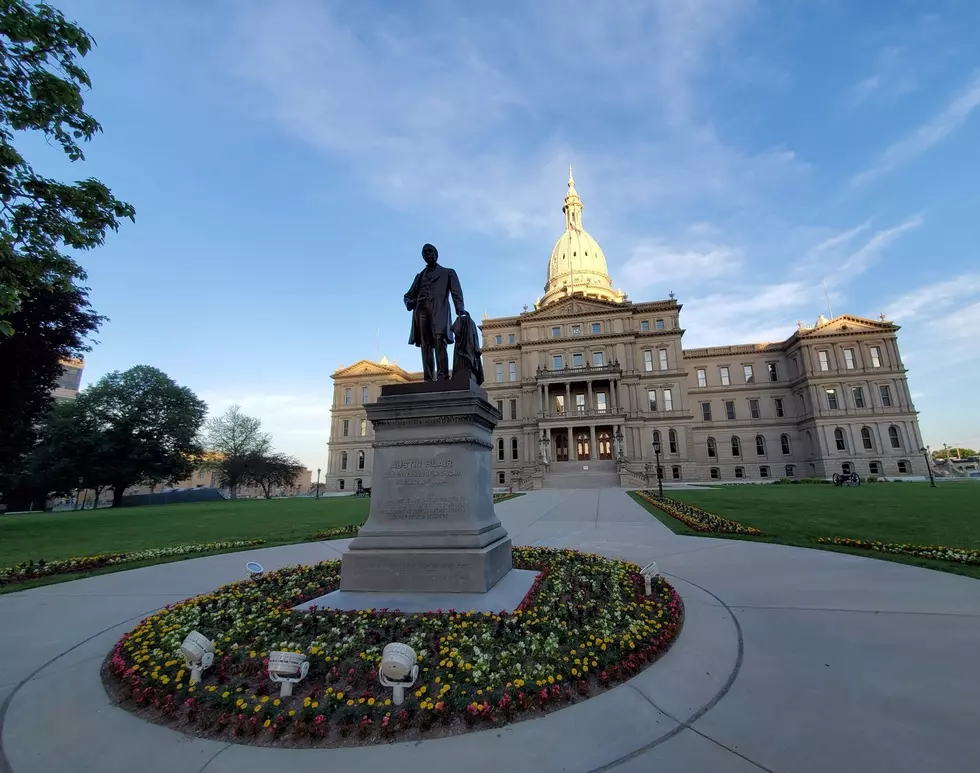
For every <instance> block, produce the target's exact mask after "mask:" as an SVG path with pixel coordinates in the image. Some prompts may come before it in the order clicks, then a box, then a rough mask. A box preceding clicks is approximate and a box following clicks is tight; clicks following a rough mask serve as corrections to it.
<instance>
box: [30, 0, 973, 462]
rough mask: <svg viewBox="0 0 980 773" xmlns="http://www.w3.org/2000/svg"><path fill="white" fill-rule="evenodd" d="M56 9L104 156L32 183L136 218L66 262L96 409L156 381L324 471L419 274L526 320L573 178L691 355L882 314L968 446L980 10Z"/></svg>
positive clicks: (926, 424) (938, 419) (959, 5)
mask: <svg viewBox="0 0 980 773" xmlns="http://www.w3.org/2000/svg"><path fill="white" fill-rule="evenodd" d="M55 4H56V5H57V6H58V7H59V8H61V9H62V10H63V11H64V12H65V14H66V15H67V16H68V17H69V18H71V19H72V20H74V21H77V22H78V23H80V24H81V25H82V26H83V27H84V28H85V29H86V30H87V31H88V32H89V33H90V34H91V35H93V36H94V38H95V40H96V43H97V46H96V48H95V49H94V50H93V51H92V52H91V53H90V54H89V56H88V57H86V59H85V60H84V64H85V67H86V69H87V70H88V72H89V75H90V76H91V78H92V82H93V88H92V90H91V91H90V92H88V93H87V95H86V106H87V108H88V109H89V111H90V112H92V113H93V114H94V115H95V116H96V118H97V119H98V120H99V121H100V122H101V123H102V126H103V133H102V134H101V135H98V136H97V137H96V138H95V139H94V140H93V141H92V142H91V143H89V144H88V145H87V146H86V148H85V151H86V160H85V161H84V162H81V163H78V164H74V165H71V164H68V163H67V162H65V161H62V160H60V159H58V157H57V154H56V152H55V150H54V149H51V148H48V147H45V146H43V145H40V144H36V145H35V146H32V148H33V153H32V154H29V158H30V160H31V161H32V162H34V163H35V164H36V166H37V167H38V168H39V169H40V170H42V171H46V172H50V173H51V174H55V175H59V176H62V177H69V176H70V177H71V178H72V179H82V178H84V177H90V176H94V177H97V178H99V179H100V180H102V181H103V182H105V183H106V184H107V185H109V186H110V187H111V188H112V190H113V192H114V193H115V194H116V195H117V196H118V197H120V198H122V199H124V200H126V201H129V202H131V203H133V204H134V206H135V207H136V222H135V224H132V223H128V222H127V223H125V224H124V225H123V226H122V227H121V229H120V230H119V232H118V233H113V234H110V235H109V237H108V238H107V240H106V244H105V245H104V246H103V247H101V248H99V249H97V250H94V251H91V252H87V253H84V254H82V255H81V262H82V263H83V265H84V267H85V268H86V270H87V271H88V284H89V286H90V287H91V300H92V303H93V306H94V307H95V308H96V309H97V310H98V311H99V312H100V313H102V314H104V315H106V316H107V317H108V318H109V321H108V322H106V323H105V325H104V326H103V327H102V329H101V331H100V332H99V334H98V335H97V337H96V338H97V344H96V345H95V346H94V348H93V350H92V351H91V352H90V353H89V354H88V355H87V357H86V367H85V374H84V378H83V384H91V383H93V382H94V381H95V380H97V379H98V378H99V377H101V376H102V375H104V374H105V373H108V372H111V371H113V370H122V369H126V368H129V367H131V366H133V365H137V364H147V365H153V366H156V367H158V368H160V369H162V370H163V371H165V372H166V373H168V374H169V375H170V376H171V377H173V378H174V379H175V380H176V381H177V382H178V383H180V384H182V385H186V386H188V387H190V388H192V389H193V390H194V391H195V392H196V393H197V394H198V395H199V396H201V397H202V398H203V399H204V400H206V401H207V402H208V404H209V406H210V409H211V410H212V412H215V413H220V412H221V411H223V410H224V409H225V408H227V407H228V406H229V405H231V404H233V403H238V404H239V405H241V406H242V408H243V409H244V410H245V411H246V412H247V413H249V414H252V415H255V416H258V417H259V418H261V419H262V421H263V425H264V427H265V428H266V429H267V430H268V431H270V432H271V433H272V435H273V440H274V444H275V446H276V447H277V448H278V449H279V450H282V451H285V452H287V453H291V454H294V455H296V456H297V457H299V459H300V460H301V461H302V462H303V463H304V464H306V465H307V466H308V467H309V468H310V469H313V470H315V469H316V468H317V467H324V466H325V460H326V446H325V444H326V440H327V438H328V436H329V411H330V404H331V400H332V381H331V374H332V373H333V372H334V371H335V370H336V369H337V368H338V367H339V366H341V365H350V364H352V363H354V362H356V361H357V360H359V359H362V358H367V359H377V358H378V357H379V356H381V355H386V356H387V357H388V358H389V359H390V360H395V361H396V362H398V364H400V365H402V366H404V367H406V368H407V369H410V370H415V369H418V368H419V365H418V350H417V349H415V348H414V347H410V346H408V333H409V322H410V320H409V314H408V312H406V311H405V310H404V306H403V304H402V302H401V297H402V295H403V294H404V292H405V291H406V290H407V289H408V287H409V285H410V283H411V280H412V278H413V276H414V274H415V272H416V271H418V270H420V268H421V267H422V262H421V258H420V248H421V245H422V244H423V243H424V242H432V243H433V244H435V245H436V246H437V247H438V248H439V252H440V261H441V262H442V263H443V264H444V265H448V266H451V267H453V268H455V269H456V270H457V272H458V273H459V276H460V280H461V282H462V285H463V290H464V294H465V296H466V306H467V308H468V309H469V310H470V311H471V313H473V315H474V316H477V315H480V316H482V315H483V314H484V313H487V314H489V315H490V316H503V315H510V314H516V313H518V312H520V311H521V309H522V308H523V306H524V304H533V302H534V301H535V299H536V298H538V297H540V296H541V295H542V291H543V285H544V282H545V278H546V269H547V263H548V258H549V256H550V253H551V248H552V246H553V244H554V242H555V240H556V239H557V238H558V236H560V234H561V232H562V230H563V228H564V217H563V215H562V212H561V206H562V203H563V198H564V195H565V191H566V180H567V168H568V166H569V164H571V165H573V166H574V169H575V179H576V187H577V189H578V192H579V194H580V196H581V197H582V201H583V203H584V205H585V210H584V214H583V225H584V227H585V228H586V229H587V230H588V231H589V232H590V233H591V234H592V236H593V237H595V239H596V240H597V241H598V242H599V244H600V245H601V246H602V248H603V250H604V252H605V254H606V258H607V261H608V265H609V272H610V274H611V276H612V278H613V283H614V286H615V287H617V288H620V289H622V290H624V291H625V292H626V293H628V295H629V297H630V299H632V300H635V301H645V300H657V299H663V298H666V297H667V294H668V293H669V292H670V291H673V292H675V293H676V295H677V299H678V301H679V302H681V303H682V304H683V311H682V312H681V320H682V325H683V326H684V328H685V329H686V331H687V332H686V333H685V336H684V345H685V346H686V347H696V346H710V345H727V344H737V343H751V342H758V341H770V340H783V339H785V338H787V337H788V336H789V335H791V334H792V333H793V332H794V331H795V330H796V324H797V321H798V320H803V321H804V322H806V323H809V324H812V323H813V322H814V321H815V320H816V318H817V316H818V315H819V314H821V313H824V314H827V313H828V299H827V296H829V306H830V309H831V310H832V312H833V314H852V315H856V316H864V317H871V318H877V316H878V315H879V313H882V312H884V313H885V314H886V315H887V316H888V318H889V319H891V320H892V321H894V322H896V323H897V324H899V325H901V326H902V330H901V332H900V333H899V343H900V346H901V350H902V353H903V358H904V360H905V363H906V366H907V367H908V368H909V384H910V390H911V393H912V396H913V400H914V401H915V404H916V407H917V409H918V410H919V411H920V423H921V428H922V432H923V436H924V438H925V441H926V442H927V443H929V444H931V445H932V447H933V448H936V447H941V446H942V444H943V443H949V444H950V445H968V446H972V447H977V446H980V408H978V405H977V402H976V400H975V398H974V396H975V394H976V384H977V382H978V380H980V337H978V331H980V217H978V212H980V186H978V185H977V180H980V152H977V148H978V147H980V109H978V108H980V48H978V47H977V46H976V42H975V31H976V30H977V29H980V3H976V2H973V0H945V1H943V0H932V1H930V2H912V1H911V0H866V1H865V2H861V3H853V2H846V0H824V2H802V1H801V0H778V1H777V0H771V1H770V2H752V1H751V0H687V1H684V0H659V1H658V0H617V2H608V3H596V2H586V1H585V0H534V2H533V3H532V2H510V3H494V4H487V3H472V2H469V1H468V0H458V1H451V0H432V1H431V2H430V1H429V0H413V1H412V2H400V1H396V0H390V1H389V2H382V1H381V0H358V1H357V2H330V1H328V0H319V1H318V2H303V1H296V2H294V1H293V0H277V1H276V2H258V1H257V0H256V1H253V0H240V1H238V0H228V1H227V2H222V1H220V0H196V1H194V2H191V1H189V0H187V1H184V0H171V1H170V2H167V3H153V4H149V3H142V2H138V1H137V0H55ZM824 283H826V290H827V293H826V295H825V291H824ZM950 398H952V399H950Z"/></svg>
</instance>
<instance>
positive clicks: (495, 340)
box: [494, 336, 504, 346]
mask: <svg viewBox="0 0 980 773" xmlns="http://www.w3.org/2000/svg"><path fill="white" fill-rule="evenodd" d="M503 342H504V337H503V336H497V337H496V338H495V339H494V343H495V344H497V346H500V345H501V344H502V343H503Z"/></svg>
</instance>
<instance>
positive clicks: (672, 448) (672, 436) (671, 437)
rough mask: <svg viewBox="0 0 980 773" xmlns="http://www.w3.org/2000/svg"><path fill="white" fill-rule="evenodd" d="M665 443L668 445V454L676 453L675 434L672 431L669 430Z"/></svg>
mask: <svg viewBox="0 0 980 773" xmlns="http://www.w3.org/2000/svg"><path fill="white" fill-rule="evenodd" d="M667 442H668V443H669V447H670V452H671V453H672V454H676V453H677V433H676V432H674V430H670V431H669V432H668V433H667Z"/></svg>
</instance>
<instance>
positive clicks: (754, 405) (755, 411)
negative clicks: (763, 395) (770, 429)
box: [749, 400, 762, 419]
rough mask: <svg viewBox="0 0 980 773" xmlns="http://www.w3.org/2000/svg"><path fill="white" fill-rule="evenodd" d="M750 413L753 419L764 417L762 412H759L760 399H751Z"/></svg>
mask: <svg viewBox="0 0 980 773" xmlns="http://www.w3.org/2000/svg"><path fill="white" fill-rule="evenodd" d="M749 414H750V415H751V416H752V418H753V419H758V418H761V417H762V414H761V413H759V401H758V400H749Z"/></svg>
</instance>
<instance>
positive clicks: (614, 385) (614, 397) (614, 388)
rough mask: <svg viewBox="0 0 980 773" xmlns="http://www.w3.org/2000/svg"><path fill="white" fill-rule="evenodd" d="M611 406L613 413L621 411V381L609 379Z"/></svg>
mask: <svg viewBox="0 0 980 773" xmlns="http://www.w3.org/2000/svg"><path fill="white" fill-rule="evenodd" d="M609 407H610V410H611V411H612V412H613V413H619V381H618V379H614V378H611V379H609Z"/></svg>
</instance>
